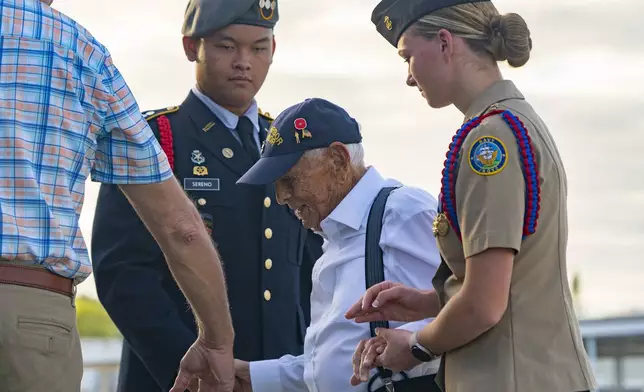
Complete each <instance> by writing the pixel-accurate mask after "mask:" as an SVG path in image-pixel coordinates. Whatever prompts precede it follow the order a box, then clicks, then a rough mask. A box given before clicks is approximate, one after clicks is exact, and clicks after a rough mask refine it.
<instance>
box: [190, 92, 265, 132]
mask: <svg viewBox="0 0 644 392" xmlns="http://www.w3.org/2000/svg"><path fill="white" fill-rule="evenodd" d="M192 92H193V93H194V94H195V95H196V96H197V98H199V100H200V101H201V102H203V103H204V105H206V106H207V107H208V109H210V111H211V112H212V113H213V114H214V115H215V116H217V118H219V120H221V121H222V122H223V123H224V125H225V126H226V127H228V129H236V128H237V123H238V122H239V117H238V116H237V115H236V114H234V113H232V112H230V111H229V110H228V109H225V108H223V107H222V106H220V105H218V104H216V103H215V101H213V100H212V99H210V98H209V97H208V96H206V95H205V94H204V93H202V92H201V90H199V87H197V86H194V87H193V88H192ZM244 116H246V117H248V119H249V120H250V122H251V123H253V127H254V128H255V132H259V110H258V108H257V101H256V100H255V99H253V103H252V104H251V105H250V107H249V108H248V110H246V112H245V113H244Z"/></svg>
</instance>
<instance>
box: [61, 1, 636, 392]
mask: <svg viewBox="0 0 644 392" xmlns="http://www.w3.org/2000/svg"><path fill="white" fill-rule="evenodd" d="M185 3H186V1H185V0H137V1H131V0H110V1H96V0H94V1H87V0H85V1H81V0H55V2H54V4H53V5H54V7H55V8H57V9H59V10H60V11H62V12H64V13H66V14H67V15H69V16H71V17H72V18H74V19H76V20H77V21H78V22H80V23H81V24H82V25H84V26H85V27H87V28H88V29H89V30H90V31H91V32H92V34H93V35H95V36H96V37H97V38H98V39H99V40H100V41H101V42H102V43H103V44H105V45H106V46H107V47H108V48H109V50H110V51H111V53H112V55H113V58H114V61H115V62H116V64H117V66H118V67H119V69H120V71H121V72H122V73H123V75H124V76H125V78H126V80H127V81H128V83H129V85H130V87H131V89H132V90H133V92H134V94H135V96H136V98H137V100H138V102H139V104H140V106H141V110H143V111H145V110H150V109H158V108H164V107H168V106H174V105H179V104H180V103H181V102H182V101H183V99H184V98H185V96H186V95H187V94H188V91H189V89H190V88H191V87H192V86H193V84H194V70H193V66H192V64H191V63H189V62H188V61H187V60H186V59H185V57H184V55H183V49H182V46H181V35H180V29H181V23H182V17H183V12H184V9H185V5H186V4H185ZM376 3H377V0H342V1H321V0H316V1H313V0H280V21H279V23H278V25H277V27H276V35H277V52H276V56H275V60H274V63H273V66H272V69H271V72H270V73H269V76H268V79H267V81H266V83H265V85H264V87H263V89H262V90H261V92H260V94H259V96H258V101H259V105H260V107H261V108H262V109H263V110H264V111H268V112H270V113H271V114H273V115H277V114H278V113H279V112H280V111H281V110H282V109H284V108H285V107H287V106H289V105H291V104H293V103H295V102H296V101H300V100H303V99H304V98H308V97H313V96H318V97H323V98H326V99H329V100H331V101H334V102H335V103H337V104H340V105H341V106H344V107H345V108H346V109H347V110H348V111H349V112H350V113H351V114H352V115H353V116H354V117H356V118H357V119H358V120H359V121H360V122H361V123H362V125H363V135H364V144H365V149H366V158H367V161H368V163H369V164H372V165H375V166H377V167H378V169H379V170H380V171H381V172H383V173H384V174H385V175H387V176H390V177H396V178H398V179H399V180H401V181H403V182H404V183H407V184H409V185H415V186H420V187H422V188H424V189H426V190H428V191H430V192H431V193H433V194H434V195H437V194H438V191H439V178H440V171H441V168H442V162H443V159H444V153H445V151H446V148H447V145H448V143H449V142H450V140H451V137H452V135H453V133H454V132H455V130H456V129H457V128H458V127H459V126H460V124H461V122H462V115H461V114H460V113H458V112H457V111H456V109H454V108H449V109H444V110H440V111H437V110H433V109H431V108H429V107H428V106H427V105H426V103H425V101H424V100H423V99H422V97H421V96H420V95H419V94H418V92H417V90H415V89H410V88H408V87H407V86H406V85H405V78H406V75H407V69H406V64H405V63H404V62H403V61H402V60H401V59H400V58H399V57H398V56H397V54H396V50H395V49H394V48H393V47H391V46H389V44H388V43H387V42H386V41H384V40H383V39H382V38H381V37H380V36H379V35H378V34H377V33H376V32H375V29H374V27H373V25H372V24H371V22H370V16H371V10H372V9H373V7H374V6H375V4H376ZM495 4H496V5H497V7H498V8H499V10H500V11H501V12H502V13H506V12H516V13H519V14H521V15H522V16H523V17H524V18H525V19H526V21H527V22H528V25H529V27H530V29H531V31H532V39H533V43H534V49H533V54H532V56H533V57H532V59H531V60H530V61H529V62H528V64H527V65H526V66H525V67H523V68H521V69H509V68H508V67H507V66H506V65H502V71H503V73H504V76H505V77H506V78H508V79H512V80H513V81H515V83H516V84H517V85H518V87H519V88H520V89H521V90H522V92H523V93H524V95H525V96H526V97H527V99H528V100H529V101H530V102H531V103H532V105H533V106H534V107H535V109H536V110H537V112H538V113H539V114H540V115H541V116H542V117H543V118H544V120H545V121H546V122H547V123H548V125H549V127H550V130H551V132H552V134H553V136H554V137H555V140H556V141H557V143H558V147H559V149H560V152H561V155H562V156H563V159H564V163H565V165H566V170H567V176H568V185H569V199H568V207H569V228H570V237H569V244H568V268H569V271H568V272H569V276H570V281H571V285H572V286H573V289H574V292H575V298H576V299H575V301H576V307H577V310H578V316H579V317H580V319H581V325H582V332H583V334H584V338H585V343H586V347H587V350H588V353H589V355H590V357H591V358H592V360H593V365H594V368H595V371H596V376H597V380H598V382H599V385H600V387H601V389H600V390H601V391H605V392H608V391H610V392H617V391H619V392H626V391H629V392H636V391H637V392H642V391H644V301H643V299H644V285H643V284H642V283H641V282H642V281H644V258H643V257H642V247H643V246H644V208H642V207H643V206H644V174H643V173H644V159H642V154H641V150H642V144H643V142H644V138H642V129H643V128H644V116H641V115H640V114H639V113H638V111H639V109H641V108H642V107H644V105H643V104H644V96H643V95H642V92H641V87H642V86H644V41H642V40H641V38H640V37H641V36H642V34H643V33H644V25H642V24H641V23H640V18H641V15H642V14H643V13H644V2H643V1H641V0H603V1H595V0H567V1H565V2H562V1H558V0H540V1H529V0H512V1H510V0H496V1H495ZM97 190H98V185H97V184H94V183H91V182H88V183H87V195H86V198H85V206H84V209H83V214H82V217H81V226H82V230H83V233H84V235H85V238H86V240H87V243H88V246H89V243H90V238H91V235H92V233H91V224H92V218H93V213H94V208H95V199H96V194H97ZM79 292H80V293H81V296H82V297H81V298H80V299H79V303H78V308H77V309H78V325H79V329H80V332H81V334H82V337H83V355H84V361H85V366H86V368H85V376H84V379H83V388H84V389H83V392H111V391H115V390H116V387H115V385H116V384H115V382H116V377H117V374H118V362H119V358H120V349H121V339H120V334H119V332H118V330H117V329H116V328H115V327H114V325H113V324H112V323H111V321H110V320H109V317H107V315H106V314H105V312H104V310H103V309H102V307H101V305H100V304H99V303H98V302H97V301H96V294H95V287H94V282H93V280H92V279H91V278H90V279H88V280H87V281H86V282H84V283H83V284H82V285H81V286H80V287H79Z"/></svg>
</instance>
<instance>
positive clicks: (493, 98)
mask: <svg viewBox="0 0 644 392" xmlns="http://www.w3.org/2000/svg"><path fill="white" fill-rule="evenodd" d="M507 99H525V98H524V97H523V94H521V92H520V91H519V89H517V87H516V86H515V85H514V82H512V81H510V80H500V81H498V82H495V83H494V84H493V85H491V86H490V87H488V88H487V89H486V90H485V91H484V92H483V93H482V94H480V95H479V96H478V97H476V98H475V99H474V102H472V104H471V105H470V107H469V108H468V109H467V112H466V113H465V121H469V120H471V119H472V118H474V117H476V116H479V115H481V114H482V113H483V112H485V111H486V110H487V109H488V108H489V107H490V106H492V105H493V104H495V103H497V102H501V101H505V100H507Z"/></svg>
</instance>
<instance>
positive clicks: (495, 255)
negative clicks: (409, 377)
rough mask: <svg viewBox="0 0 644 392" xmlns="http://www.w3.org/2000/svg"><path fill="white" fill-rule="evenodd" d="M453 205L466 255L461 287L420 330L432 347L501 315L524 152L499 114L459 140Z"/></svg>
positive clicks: (518, 235) (520, 216) (472, 335)
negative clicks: (461, 148)
mask: <svg viewBox="0 0 644 392" xmlns="http://www.w3.org/2000/svg"><path fill="white" fill-rule="evenodd" d="M462 156H463V158H462V160H461V162H460V165H459V168H458V176H457V180H456V203H455V205H456V209H457V211H458V223H459V226H460V231H461V234H462V243H463V252H464V255H465V259H466V267H465V279H464V282H463V287H462V288H461V290H460V291H459V292H458V293H457V294H456V295H455V296H454V297H452V298H451V299H450V300H449V302H448V303H447V304H446V306H445V307H444V308H443V309H442V310H441V312H440V313H439V314H438V317H436V320H435V321H434V322H432V323H431V324H429V325H428V326H427V327H426V328H425V329H424V330H423V331H422V332H421V333H420V334H419V336H418V339H419V342H420V343H421V344H427V347H429V348H430V349H432V350H435V351H436V352H445V351H451V350H454V349H456V348H458V347H460V346H462V345H465V344H467V343H469V342H471V341H472V340H474V339H476V338H477V337H479V336H480V335H481V334H483V333H485V332H486V331H488V330H489V329H491V328H493V327H494V326H495V325H496V324H497V323H498V322H499V321H500V320H501V318H502V317H503V315H504V313H505V311H506V309H507V305H508V298H509V292H510V281H511V277H512V269H513V263H514V255H515V254H516V253H517V252H519V251H520V249H521V242H522V239H523V223H524V213H525V210H526V182H525V180H524V175H523V169H522V165H523V161H522V159H524V158H525V155H523V154H521V152H520V151H519V148H518V144H517V139H516V137H515V135H514V134H513V132H512V130H511V129H510V127H509V126H508V125H507V124H506V123H505V122H504V121H503V120H502V118H501V117H500V116H498V115H496V116H493V117H490V118H488V119H486V120H485V121H484V122H483V123H482V124H481V125H480V126H479V127H478V128H477V129H475V130H473V131H472V132H471V133H470V135H468V137H467V138H466V140H465V142H464V143H463V150H462Z"/></svg>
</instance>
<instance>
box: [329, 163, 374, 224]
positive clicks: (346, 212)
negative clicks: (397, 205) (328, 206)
mask: <svg viewBox="0 0 644 392" xmlns="http://www.w3.org/2000/svg"><path fill="white" fill-rule="evenodd" d="M385 184H386V180H385V179H384V178H383V177H382V176H381V175H380V173H378V171H377V170H376V169H375V168H374V167H370V168H369V169H368V170H367V172H366V173H365V174H364V176H362V178H361V179H360V181H358V183H357V184H356V185H355V186H354V187H353V189H351V191H350V192H349V193H348V194H347V195H346V196H345V197H344V199H342V201H341V202H340V204H338V206H337V207H335V209H334V210H333V211H331V213H330V214H329V216H327V217H326V218H324V220H322V222H321V223H320V227H321V228H322V231H323V232H324V234H325V237H326V236H328V237H333V235H334V234H335V233H337V232H338V231H339V230H340V229H341V226H346V227H350V228H351V229H353V230H355V231H357V230H359V229H360V228H361V227H362V226H363V225H364V224H365V222H366V218H367V214H368V212H369V209H370V208H371V204H372V203H371V202H373V200H374V199H375V198H376V196H377V195H378V192H380V190H381V189H382V188H383V187H384V186H385ZM367 201H368V202H367Z"/></svg>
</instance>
